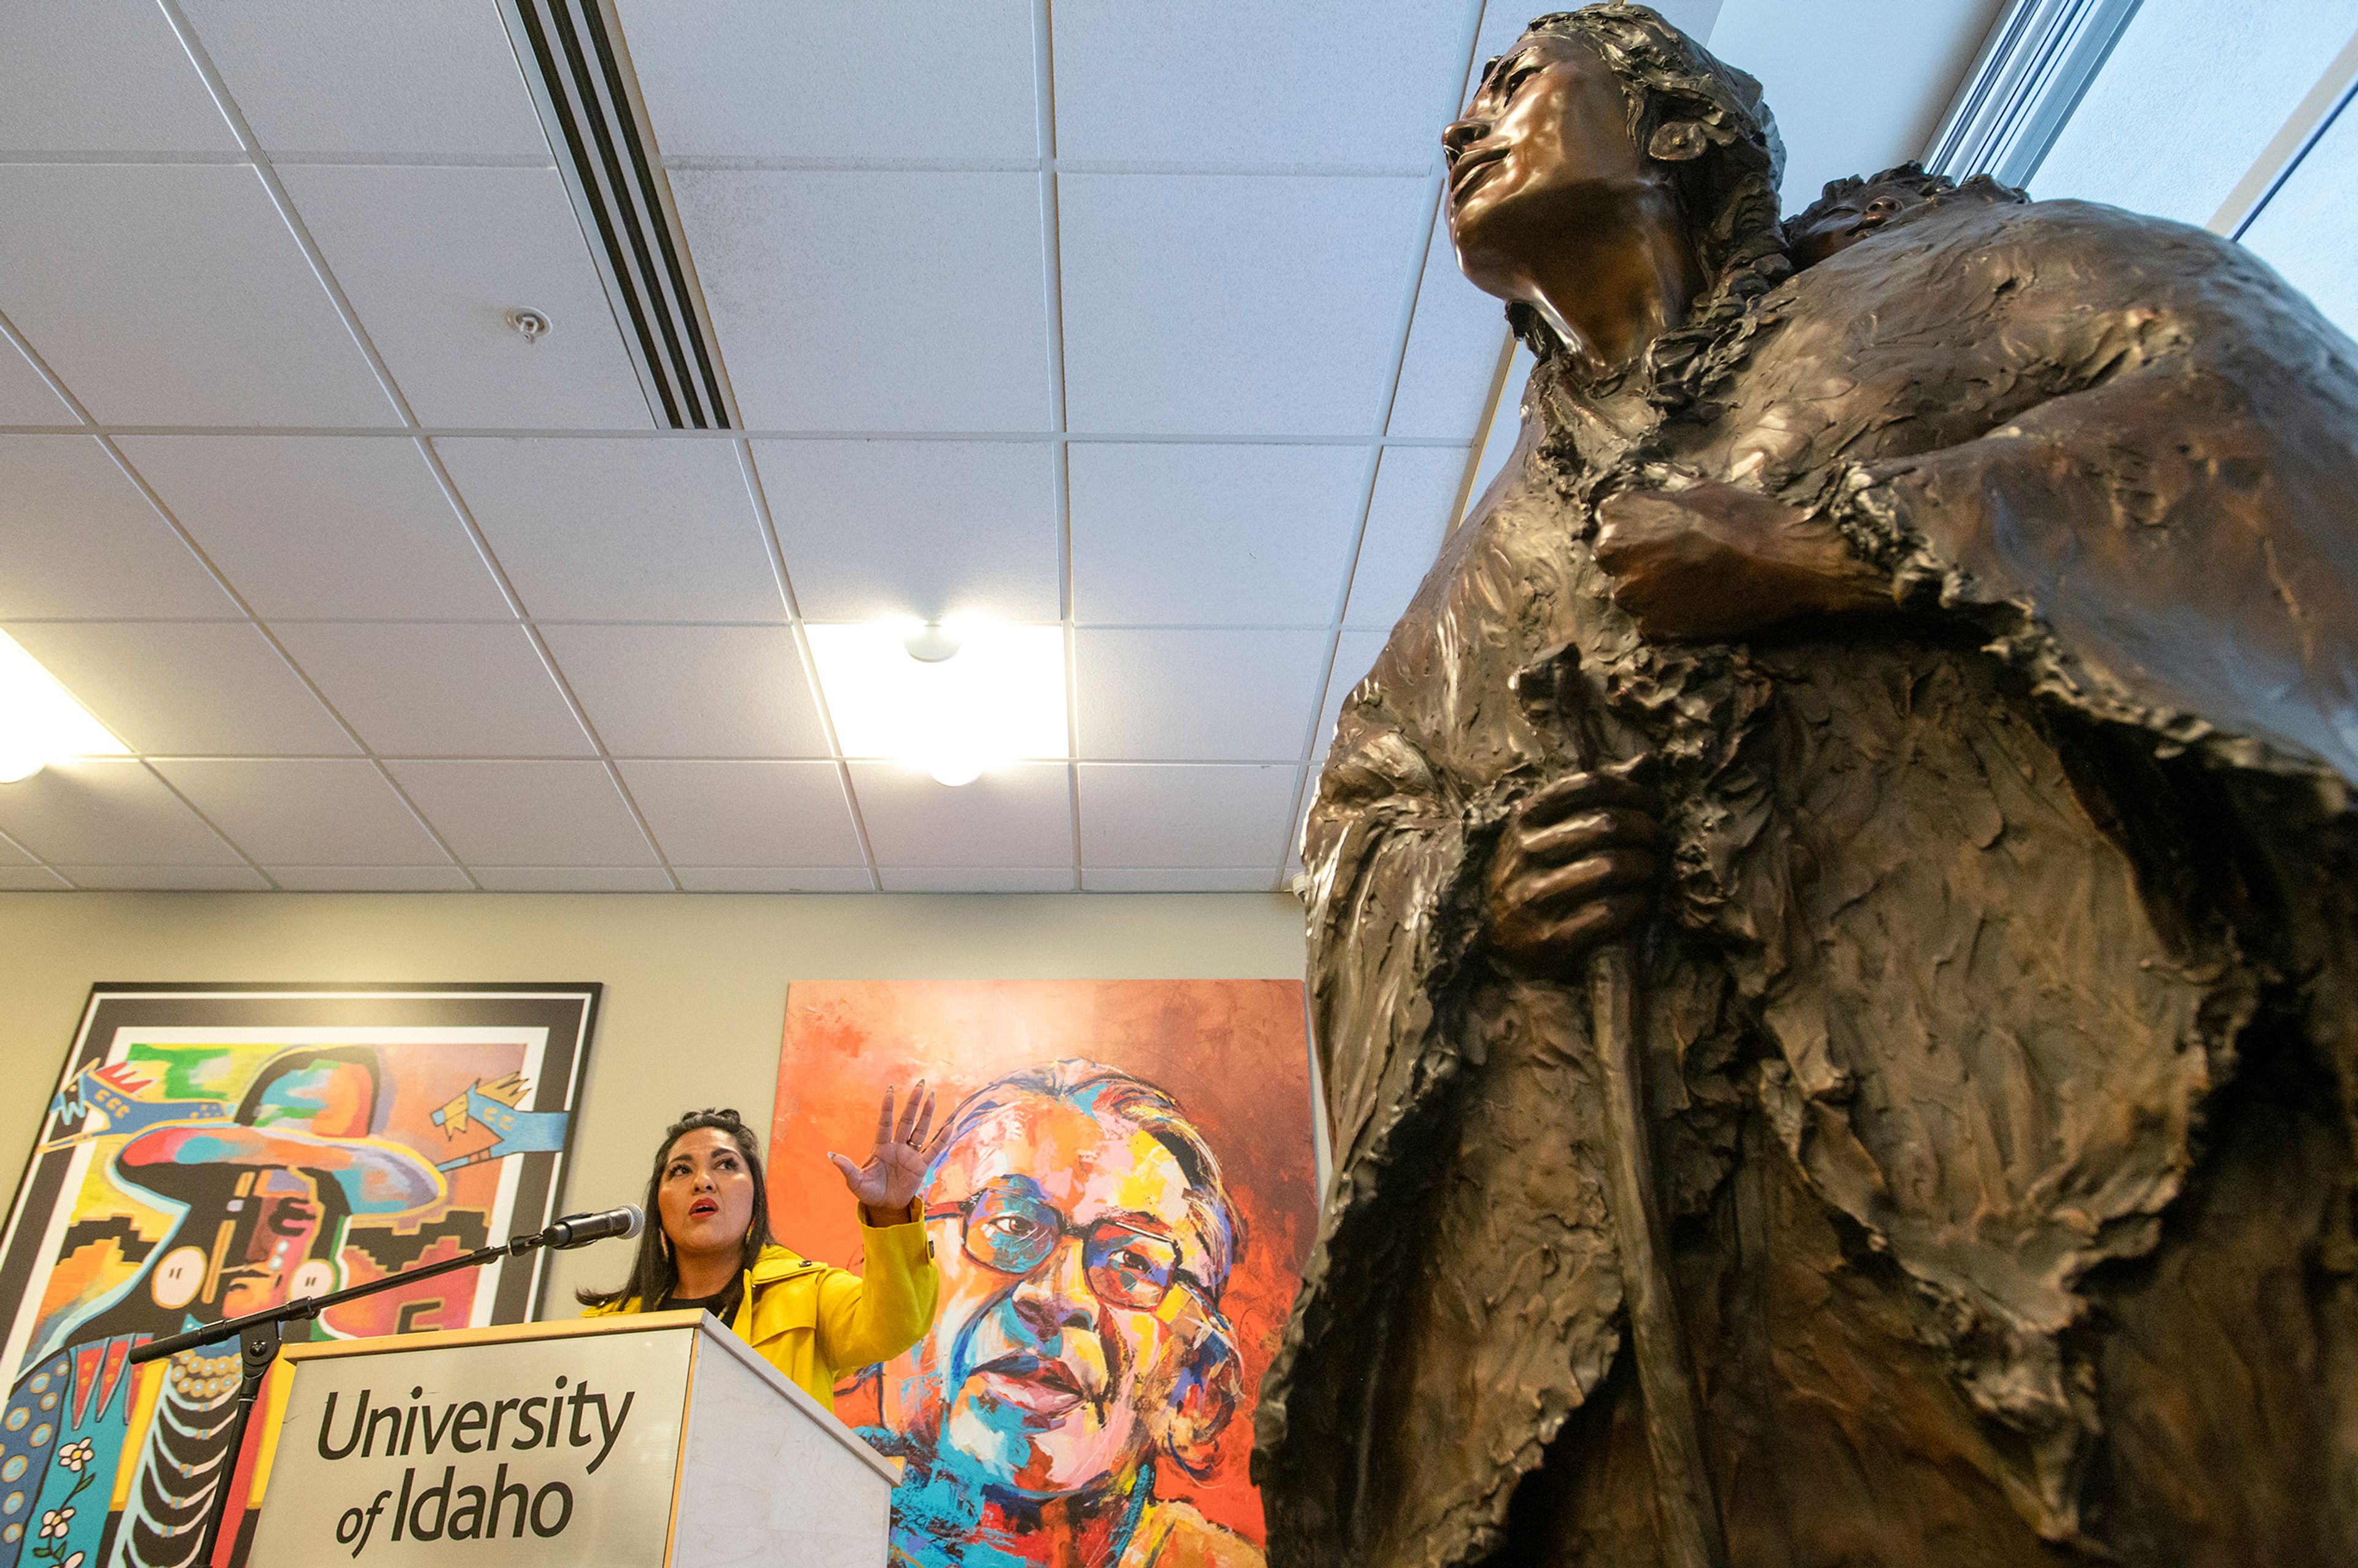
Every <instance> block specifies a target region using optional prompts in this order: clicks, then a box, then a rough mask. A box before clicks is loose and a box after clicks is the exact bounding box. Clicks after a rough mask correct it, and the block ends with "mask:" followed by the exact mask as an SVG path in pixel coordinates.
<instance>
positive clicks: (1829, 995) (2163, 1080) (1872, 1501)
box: [1255, 5, 2358, 1568]
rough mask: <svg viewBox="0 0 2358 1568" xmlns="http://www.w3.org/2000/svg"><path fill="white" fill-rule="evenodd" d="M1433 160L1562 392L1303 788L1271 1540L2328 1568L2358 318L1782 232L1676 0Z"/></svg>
mask: <svg viewBox="0 0 2358 1568" xmlns="http://www.w3.org/2000/svg"><path fill="white" fill-rule="evenodd" d="M1443 143H1444V153H1445V157H1446V161H1447V164H1448V169H1449V172H1448V188H1447V193H1446V203H1447V213H1448V220H1449V222H1450V227H1451V232H1452V236H1453V239H1454V240H1455V245H1456V249H1457V253H1458V256H1459V259H1460V261H1461V264H1462V265H1463V266H1464V268H1465V270H1466V274H1467V276H1469V277H1471V278H1472V279H1473V280H1474V281H1475V282H1476V284H1478V285H1479V286H1480V287H1483V288H1484V289H1486V290H1487V291H1489V292H1490V293H1492V294H1494V295H1497V296H1498V297H1500V298H1502V299H1503V300H1505V301H1506V302H1507V313H1508V319H1509V322H1510V324H1511V325H1512V326H1513V327H1514V328H1515V330H1517V331H1518V332H1520V334H1521V336H1522V337H1523V340H1524V341H1525V342H1526V343H1527V344H1529V345H1530V346H1531V348H1532V349H1533V350H1534V351H1535V352H1536V354H1537V355H1538V360H1539V363H1538V366H1537V369H1536V370H1535V371H1534V373H1533V375H1532V378H1531V391H1530V393H1529V395H1528V397H1527V399H1526V403H1525V406H1524V410H1523V416H1524V425H1523V432H1522V440H1521V444H1520V448H1519V450H1518V454H1517V456H1516V457H1515V458H1514V459H1513V460H1510V461H1509V464H1508V465H1507V468H1506V469H1505V470H1504V471H1503V472H1502V474H1501V476H1500V479H1499V481H1498V483H1497V484H1496V485H1495V486H1494V487H1493V488H1492V490H1491V491H1490V492H1489V493H1488V494H1487V495H1486V496H1485V497H1484V498H1483V499H1482V500H1481V501H1480V502H1479V503H1477V504H1476V508H1475V510H1474V511H1473V513H1472V514H1470V516H1469V519H1468V521H1467V522H1466V524H1465V525H1464V526H1462V527H1460V528H1459V529H1458V530H1457V531H1456V532H1455V534H1454V535H1452V536H1451V537H1450V539H1449V541H1448V543H1447V544H1446V545H1445V546H1444V549H1443V552H1442V556H1441V558H1440V559H1439V561H1438V562H1437V563H1436V565H1435V566H1434V568H1433V570H1432V572H1431V573H1430V574H1429V575H1428V577H1427V578H1426V579H1425V582H1424V584H1423V587H1422V589H1421V590H1420V592H1419V594H1418V596H1417V598H1416V599H1415V600H1414V601H1413V603H1412V605H1411V607H1410V609H1409V611H1408V612H1407V613H1406V615H1405V616H1404V617H1403V619H1402V620H1401V623H1400V625H1399V626H1398V627H1397V628H1396V629H1395V630H1394V632H1393V633H1392V636H1391V638H1390V643H1389V644H1388V646H1387V647H1386V649H1385V651H1384V653H1383V654H1382V655H1381V656H1380V657H1379V659H1378V660H1377V661H1376V664H1375V665H1374V667H1373V669H1372V671H1371V673H1370V674H1369V676H1368V678H1367V680H1366V681H1364V682H1363V683H1362V684H1361V685H1360V687H1358V688H1357V690H1356V691H1355V692H1354V693H1353V694H1352V695H1351V697H1349V699H1348V700H1347V702H1346V703H1345V705H1344V707H1343V710H1342V716H1341V719H1340V722H1339V725H1338V728H1337V730H1336V736H1335V740H1334V745H1333V750H1332V752H1331V753H1330V755H1329V757H1328V759H1327V762H1326V765H1325V770H1324V772H1323V773H1322V774H1321V777H1320V782H1319V786H1318V793H1317V798H1316V800H1315V802H1314V805H1313V807H1312V810H1311V814H1310V817H1309V824H1308V827H1307V832H1306V844H1305V855H1304V859H1305V863H1306V866H1307V870H1308V892H1307V897H1308V901H1309V905H1310V926H1311V941H1312V997H1311V1011H1312V1013H1313V1016H1314V1032H1313V1033H1314V1040H1315V1042H1316V1047H1317V1050H1318V1052H1319V1055H1320V1061H1321V1065H1322V1069H1323V1083H1324V1088H1325V1097H1326V1106H1327V1113H1328V1121H1329V1126H1330V1128H1331V1134H1332V1139H1333V1148H1334V1154H1335V1160H1336V1180H1335V1181H1334V1182H1333V1183H1332V1184H1330V1186H1329V1188H1328V1191H1329V1193H1330V1194H1331V1197H1330V1201H1329V1203H1328V1206H1327V1208H1326V1210H1325V1213H1324V1215H1323V1216H1322V1219H1321V1230H1320V1236H1319V1239H1318V1242H1317V1245H1316V1247H1315V1248H1314V1251H1313V1255H1312V1258H1311V1260H1310V1263H1309V1266H1308V1268H1307V1270H1306V1271H1305V1277H1304V1283H1303V1290H1302V1292H1301V1294H1300V1296H1299V1298H1298V1299H1297V1302H1296V1305H1295V1311H1294V1314H1293V1320H1292V1323H1291V1325H1289V1329H1288V1335H1287V1339H1286V1343H1285V1346H1284V1347H1283V1349H1282V1351H1281V1353H1280V1356H1279V1358H1278V1360H1277V1362H1276V1363H1275V1364H1274V1365H1273V1367H1272V1368H1271V1374H1270V1376H1269V1378H1268V1379H1265V1381H1264V1384H1263V1387H1262V1404H1261V1408H1260V1414H1259V1422H1258V1444H1259V1445H1258V1450H1257V1453H1256V1466H1255V1476H1256V1478H1257V1479H1258V1480H1259V1481H1260V1486H1261V1489H1262V1497H1263V1500H1264V1503H1265V1506H1266V1509H1267V1513H1268V1519H1269V1528H1270V1547H1271V1560H1272V1561H1282V1562H1286V1563H1300V1564H1316V1565H1328V1564H1332V1565H1335V1568H1342V1565H1344V1564H1351V1565H1354V1568H1357V1565H1365V1564H1384V1565H1391V1564H1416V1565H1420V1568H1424V1565H1430V1568H1450V1565H1455V1564H1461V1563H1464V1564H1472V1563H1498V1564H1508V1563H1512V1564H1572V1563H1613V1564H1617V1565H1622V1568H1638V1565H1644V1564H1652V1563H1678V1564H1685V1563H1711V1562H1714V1561H1717V1562H1724V1563H1741V1564H1746V1565H1747V1568H1749V1565H1755V1564H1758V1565H1762V1568H1789V1565H1790V1568H1822V1565H1823V1568H1832V1565H1834V1564H1848V1563H1912V1564H1930V1565H1936V1568H1965V1565H1968V1564H1970V1565H1973V1568H2011V1565H2020V1568H2032V1565H2034V1564H2036V1565H2039V1568H2058V1565H2061V1564H2068V1563H2087V1564H2094V1563H2152V1564H2171V1565H2177V1564H2187V1565H2192V1564H2206V1565H2207V1564H2219V1565H2221V1568H2225V1565H2229V1564H2243V1563H2258V1562H2268V1563H2315V1564H2342V1565H2348V1564H2352V1563H2358V1233H2353V1223H2358V1205H2353V1201H2352V1195H2353V1186H2358V1150H2354V1149H2353V1135H2358V1005H2353V1003H2358V994H2353V990H2354V989H2358V988H2353V980H2358V941H2353V936H2358V914H2353V902H2352V901H2353V889H2358V881H2353V874H2352V873H2353V870H2358V857H2353V853H2352V836H2351V818H2350V816H2349V814H2348V811H2347V796H2348V785H2349V784H2350V782H2351V781H2353V779H2358V347H2353V344H2352V343H2351V341H2349V340H2348V339H2347V338H2345V337H2343V336H2342V334H2341V333H2340V332H2338V331H2336V330H2334V329H2333V328H2332V327H2331V325H2329V324H2328V323H2327V322H2326V321H2325V320H2324V319H2322V318H2321V317H2320V316H2319V314H2318V313H2317V312H2316V311H2315V310H2314V309H2313V308H2311V307H2310V306H2309V304H2308V303H2307V302H2306V301H2305V300H2303V299H2301V298H2300V297H2299V296H2297V295H2296V294H2294V293H2293V292H2292V291H2291V290H2290V289H2288V287H2286V286H2285V285H2284V283H2283V282H2282V281H2281V280H2280V279H2278V278H2277V276H2275V275H2274V274H2273V273H2271V272H2270V271H2269V270H2268V268H2267V267H2266V266H2265V265H2262V264H2261V263H2260V262H2258V261H2257V260H2256V259H2255V258H2254V257H2253V256H2252V255H2251V254H2248V253H2247V252H2245V251H2244V250H2242V249H2241V248H2240V247H2238V246H2236V245H2234V244H2233V243H2228V242H2225V241H2223V240H2220V239H2218V238H2216V237H2214V236H2212V235H2211V234H2208V233H2205V232H2201V231H2198V230H2194V229H2190V228H2188V227H2185V226H2183V225H2180V224H2176V223H2169V222H2161V221H2158V220H2152V219H2146V218H2140V217H2137V216H2135V215H2133V214H2130V213H2126V212H2122V211H2115V210H2113V209H2110V208H2104V207H2099V206H2094V205H2091V204H2087V203H2082V202H2073V201H2040V202H2029V201H2026V200H2023V199H2022V197H2021V195H2020V194H2019V193H2018V192H2014V191H2010V190H2006V189H2000V188H1998V187H1996V186H1995V185H1992V184H1991V183H1989V182H1988V181H1986V180H1977V181H1972V182H1968V183H1966V184H1964V185H1963V186H1951V185H1949V184H1948V183H1947V182H1945V181H1941V180H1932V179H1928V178H1925V177H1923V176H1921V174H1920V171H1912V170H1907V169H1900V170H1893V171H1888V172H1887V174H1885V175H1883V176H1878V177H1877V178H1876V179H1875V180H1873V181H1856V182H1838V185H1837V187H1836V188H1835V189H1832V190H1830V192H1829V195H1828V198H1827V200H1825V201H1824V202H1823V204H1821V206H1820V207H1818V208H1816V209H1814V210H1813V211H1812V212H1809V213H1805V214H1802V215H1801V217H1800V218H1799V219H1797V220H1796V222H1794V224H1793V225H1791V226H1790V227H1788V226H1785V225H1781V224H1780V222H1779V203H1778V179H1779V164H1780V158H1781V151H1780V148H1779V143H1778V140H1777V136H1776V133H1775V129H1774V125H1773V122H1772V120H1771V119H1770V117H1769V114H1768V110H1767V108H1766V107H1765V106H1764V105H1763V104H1762V103H1760V101H1759V92H1758V84H1757V83H1755V82H1754V81H1751V79H1750V78H1748V77H1747V76H1745V75H1744V74H1743V73H1742V72H1740V71H1737V70H1734V69H1732V68H1730V67H1728V66H1725V65H1723V64H1722V63H1721V62H1720V61H1718V60H1716V59H1713V58H1712V57H1711V56H1710V55H1709V54H1708V53H1706V52H1705V51H1704V50H1703V49H1701V48H1700V47H1698V46H1697V45H1696V44H1695V43H1694V42H1693V40H1692V39H1690V38H1686V37H1685V36H1684V35H1682V34H1681V33H1680V32H1678V31H1677V30H1676V29H1675V28H1673V27H1671V26H1670V25H1669V24H1667V23H1666V22H1664V21H1663V20H1662V19H1661V17H1660V16H1658V15H1656V14H1655V13H1654V12H1652V11H1651V10H1649V9H1648V8H1646V7H1644V6H1642V5H1592V6H1589V7H1587V8H1585V9H1583V10H1580V11H1575V12H1568V13H1560V14H1556V15H1553V16H1546V17H1542V18H1541V19H1540V20H1538V21H1537V22H1534V23H1533V24H1532V26H1531V29H1530V30H1529V31H1528V32H1527V33H1526V34H1525V35H1524V36H1523V37H1522V38H1521V39H1520V41H1519V42H1518V43H1517V44H1516V45H1515V47H1514V48H1513V49H1511V50H1509V52H1508V53H1507V54H1506V55H1504V56H1502V57H1501V58H1500V59H1498V60H1496V61H1494V62H1493V63H1492V64H1491V65H1490V67H1489V68H1488V70H1487V72H1486V74H1485V75H1484V76H1483V78H1482V80H1481V82H1480V85H1479V88H1478V90H1477V92H1476V95H1475V97H1474V99H1473V102H1472V103H1471V104H1470V106H1469V107H1468V109H1467V111H1466V114H1465V115H1464V117H1463V118H1462V119H1461V120H1459V121H1458V122H1457V123H1456V124H1452V125H1451V126H1449V127H1448V128H1447V130H1446V131H1445V132H1444V136H1443ZM1600 976H1603V977H1606V979H1607V981H1609V982H1610V983H1602V984H1601V983H1600V981H1599V979H1598V977H1600ZM1622 980H1626V981H1627V983H1626V984H1622V983H1621V981H1622ZM1601 1001H1609V1002H1611V1003H1613V1004H1614V1005H1613V1006H1610V1007H1608V1006H1603V1005H1599V1004H1600V1002H1601ZM1620 1062H1626V1063H1627V1064H1628V1068H1629V1070H1628V1072H1627V1073H1622V1074H1620V1076H1619V1078H1618V1079H1617V1077H1616V1073H1617V1070H1618V1069H1617V1065H1616V1064H1617V1063H1620ZM1617 1082H1619V1083H1623V1084H1627V1083H1631V1082H1634V1084H1635V1086H1636V1090H1637V1092H1636V1093H1635V1094H1634V1096H1633V1095H1630V1094H1624V1093H1621V1092H1620V1091H1619V1090H1617V1088H1616V1084H1617ZM1633 1099H1634V1101H1635V1106H1634V1108H1631V1105H1632V1100H1633ZM1625 1109H1628V1110H1629V1114H1628V1116H1627V1117H1624V1116H1623V1115H1622V1114H1621V1112H1622V1111H1623V1110H1625ZM1633 1166H1634V1167H1635V1168H1636V1172H1637V1173H1636V1175H1635V1177H1634V1178H1633V1177H1631V1176H1630V1175H1629V1174H1628V1173H1629V1171H1630V1168H1631V1167H1633ZM1632 1194H1634V1195H1636V1197H1637V1198H1639V1199H1641V1200H1646V1201H1641V1202H1636V1203H1632V1202H1631V1201H1628V1199H1629V1195H1632ZM1649 1204H1650V1206H1651V1207H1652V1208H1653V1209H1655V1210H1656V1211H1657V1212H1656V1213H1653V1214H1648V1213H1646V1212H1645V1210H1646V1209H1647V1207H1648V1206H1649ZM1647 1324H1651V1325H1657V1326H1666V1327H1667V1330H1668V1339H1667V1343H1666V1344H1665V1343H1664V1342H1663V1341H1662V1340H1660V1338H1659V1337H1658V1338H1657V1342H1656V1346H1655V1348H1656V1350H1657V1351H1661V1352H1663V1353H1662V1354H1659V1355H1657V1354H1650V1353H1649V1352H1648V1351H1647V1348H1646V1345H1645V1343H1644V1342H1643V1334H1642V1333H1633V1325H1647ZM1682 1425H1683V1427H1684V1429H1685V1430H1686V1431H1687V1432H1688V1433H1690V1434H1691V1435H1692V1439H1693V1441H1692V1443H1690V1444H1686V1445H1684V1446H1683V1447H1682V1444H1680V1443H1679V1442H1678V1441H1676V1438H1677V1435H1678V1433H1677V1429H1678V1428H1680V1427H1681V1426H1682ZM1689 1460H1692V1464H1691V1465H1689V1464H1688V1463H1687V1462H1688V1461H1689Z"/></svg>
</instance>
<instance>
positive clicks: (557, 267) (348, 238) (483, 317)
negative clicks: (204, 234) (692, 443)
mask: <svg viewBox="0 0 2358 1568" xmlns="http://www.w3.org/2000/svg"><path fill="white" fill-rule="evenodd" d="M279 177H280V178H282V179H283V180H284V181H285V182H286V184H287V190H288V192H289V193H290V194H291V195H292V196H293V197H294V199H295V205H296V208H297V211H300V212H301V213H302V215H303V222H304V224H305V226H306V227H308V229H309V230H310V231H311V237H312V238H313V239H315V240H317V241H318V242H319V249H320V251H321V253H322V254H325V255H326V256H327V258H328V266H329V269H330V271H332V272H333V273H334V274H335V275H336V281H337V282H338V283H340V284H341V285H342V286H343V289H344V295H345V297H347V298H348V299H350V300H351V301H352V308H353V310H354V311H355V312H356V313H357V314H358V315H359V317H360V321H361V327H362V330H364V331H366V332H367V333H368V335H369V341H371V342H373V343H374V344H375V345H376V350H377V352H378V353H380V354H382V355H384V362H385V366H386V368H387V369H389V370H391V371H392V372H393V379H394V382H395V384H397V385H398V386H399V387H400V388H401V391H402V395H404V396H405V397H406V398H408V399H409V406H410V407H411V408H412V409H413V410H415V411H416V415H417V417H418V420H419V421H420V422H421V423H423V424H425V425H427V426H431V427H449V426H461V427H466V426H471V427H477V428H483V429H528V428H550V429H562V428H586V429H618V430H644V429H651V428H653V427H654V424H655V419H654V415H653V414H652V413H651V412H650V411H649V410H648V407H647V399H646V395H645V393H644V392H643V391H641V390H640V386H639V377H638V373H637V372H636V371H635V370H633V368H632V365H631V359H630V354H629V351H627V350H625V349H624V348H623V347H622V333H621V331H620V330H617V328H616V327H615V325H614V312H613V308H612V306H611V305H610V304H609V303H608V302H607V298H606V291H605V286H604V285H603V284H602V283H600V281H599V278H598V272H597V269H596V267H595V266H593V265H591V263H590V251H589V247H588V244H587V243H585V242H584V241H583V239H582V237H581V224H580V221H579V219H577V218H576V217H575V216H574V213H573V203H572V199H571V198H570V197H568V195H567V194H566V191H565V181H564V180H563V179H562V178H560V177H559V176H558V175H557V171H556V170H555V169H553V168H359V167H353V166H350V165H344V166H322V165H313V166H309V167H291V166H290V167H287V168H282V169H280V170H279ZM518 306H529V307H531V308H534V309H535V310H538V311H539V312H540V313H541V314H542V315H543V316H545V317H546V318H547V319H548V321H549V324H550V325H549V330H548V332H547V333H546V335H545V336H544V337H542V338H541V339H540V340H539V341H536V342H531V341H525V338H524V337H523V336H522V334H520V333H518V332H517V331H515V330H514V329H513V328H511V327H510V326H509V325H508V323H507V312H508V311H509V310H510V309H511V308H515V307H518Z"/></svg>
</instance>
